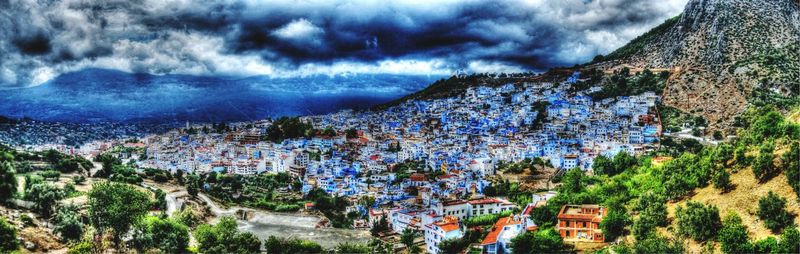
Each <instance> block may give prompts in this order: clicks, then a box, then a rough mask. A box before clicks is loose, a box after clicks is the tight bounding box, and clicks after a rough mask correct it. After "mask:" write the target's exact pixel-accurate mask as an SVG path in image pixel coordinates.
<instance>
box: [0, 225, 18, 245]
mask: <svg viewBox="0 0 800 254" xmlns="http://www.w3.org/2000/svg"><path fill="white" fill-rule="evenodd" d="M17 248H19V242H18V241H17V228H15V227H14V225H11V223H8V221H6V218H4V217H0V251H4V252H11V251H14V250H17Z"/></svg>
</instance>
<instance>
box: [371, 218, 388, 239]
mask: <svg viewBox="0 0 800 254" xmlns="http://www.w3.org/2000/svg"><path fill="white" fill-rule="evenodd" d="M386 230H389V221H387V220H386V216H381V218H380V219H378V221H376V222H375V223H374V224H373V225H372V228H371V229H370V230H369V232H370V233H371V234H372V236H378V233H380V232H384V231H386Z"/></svg>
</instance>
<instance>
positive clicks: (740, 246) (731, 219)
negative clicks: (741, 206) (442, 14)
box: [717, 212, 753, 253]
mask: <svg viewBox="0 0 800 254" xmlns="http://www.w3.org/2000/svg"><path fill="white" fill-rule="evenodd" d="M717 240H718V241H719V243H720V245H721V249H722V252H724V253H748V252H752V250H753V246H752V245H751V244H750V239H749V238H748V236H747V227H745V226H744V225H742V219H741V218H739V215H737V214H736V213H733V212H731V213H729V214H728V215H726V216H725V220H724V221H723V222H722V230H720V231H719V236H718V237H717Z"/></svg>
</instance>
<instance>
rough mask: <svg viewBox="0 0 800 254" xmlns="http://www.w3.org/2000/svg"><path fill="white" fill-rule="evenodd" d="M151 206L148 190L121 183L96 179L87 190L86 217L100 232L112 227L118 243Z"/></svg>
mask: <svg viewBox="0 0 800 254" xmlns="http://www.w3.org/2000/svg"><path fill="white" fill-rule="evenodd" d="M149 205H150V197H149V196H148V195H147V193H145V192H142V191H139V190H137V189H136V188H134V187H133V186H131V185H128V184H124V183H112V182H106V181H102V182H98V183H95V184H94V185H92V190H91V191H89V218H90V219H91V220H92V223H93V224H94V226H95V227H96V228H98V229H100V231H101V232H102V231H103V230H106V229H112V230H113V233H114V241H116V242H119V241H120V240H122V236H123V235H125V234H126V233H128V230H130V228H131V225H133V224H134V223H136V222H137V221H139V219H141V218H142V217H143V216H144V215H145V214H147V208H148V207H149Z"/></svg>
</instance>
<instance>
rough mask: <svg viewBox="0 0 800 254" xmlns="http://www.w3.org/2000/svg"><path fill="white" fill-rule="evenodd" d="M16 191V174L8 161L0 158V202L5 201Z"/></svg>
mask: <svg viewBox="0 0 800 254" xmlns="http://www.w3.org/2000/svg"><path fill="white" fill-rule="evenodd" d="M16 192H17V175H16V171H14V165H12V164H11V162H10V161H2V160H0V202H6V201H8V200H9V199H11V198H12V197H14V193H16Z"/></svg>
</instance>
